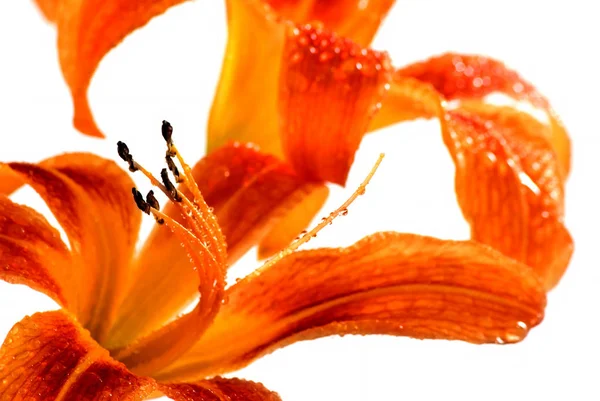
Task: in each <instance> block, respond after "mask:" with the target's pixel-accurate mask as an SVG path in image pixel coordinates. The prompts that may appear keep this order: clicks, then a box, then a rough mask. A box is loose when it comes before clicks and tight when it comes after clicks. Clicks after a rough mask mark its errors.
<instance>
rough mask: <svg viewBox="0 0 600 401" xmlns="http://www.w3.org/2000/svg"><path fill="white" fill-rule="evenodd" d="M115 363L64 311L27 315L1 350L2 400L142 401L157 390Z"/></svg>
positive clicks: (0, 394) (13, 330)
mask: <svg viewBox="0 0 600 401" xmlns="http://www.w3.org/2000/svg"><path fill="white" fill-rule="evenodd" d="M155 387H156V385H155V383H154V381H153V380H152V379H149V378H143V377H136V376H134V375H133V374H131V373H130V372H129V371H127V369H126V368H125V366H124V365H122V364H121V363H119V362H117V361H115V360H113V359H111V358H110V356H109V355H108V352H107V351H106V350H104V349H102V348H101V347H100V346H99V345H98V344H96V343H95V342H94V341H93V340H92V339H91V337H90V336H89V333H87V332H86V331H85V330H84V329H83V328H82V327H81V326H79V324H78V323H77V322H76V321H75V320H74V319H73V318H71V317H70V316H69V315H67V314H66V313H65V312H62V311H56V312H44V313H37V314H35V315H33V316H31V317H26V318H25V319H23V320H22V321H21V322H19V323H17V324H16V325H15V326H14V327H13V328H12V329H11V331H10V332H9V333H8V336H7V337H6V340H5V341H4V344H3V345H2V348H1V349H0V399H1V400H17V399H19V400H21V399H23V400H28V399H35V400H43V401H51V400H55V399H62V400H64V401H84V400H85V401H88V400H89V401H92V400H101V399H104V398H101V397H106V396H107V394H111V397H110V398H111V399H112V400H116V401H130V400H142V399H145V398H146V396H148V395H150V393H151V392H152V391H153V390H154V389H155Z"/></svg>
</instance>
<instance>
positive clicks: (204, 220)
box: [118, 121, 227, 266]
mask: <svg viewBox="0 0 600 401" xmlns="http://www.w3.org/2000/svg"><path fill="white" fill-rule="evenodd" d="M162 134H163V138H164V139H165V141H166V142H167V146H168V147H173V140H172V135H173V127H172V126H171V124H169V123H168V122H166V121H163V126H162ZM118 153H119V156H120V157H121V158H122V159H123V160H125V161H126V162H127V163H128V164H129V166H130V168H129V169H130V170H131V171H140V172H141V173H142V174H144V175H145V176H146V177H147V178H148V179H149V180H150V182H151V183H152V184H153V185H154V186H156V187H157V188H159V189H160V190H161V191H162V192H163V193H165V195H166V196H167V197H168V198H169V199H170V200H171V201H172V202H173V204H174V205H175V206H176V207H177V208H178V209H179V211H180V213H181V216H182V217H183V218H184V219H185V220H186V221H187V223H188V224H187V225H188V227H187V229H188V230H189V231H188V235H190V236H192V237H194V238H197V239H198V240H200V241H202V242H203V243H204V244H206V248H207V250H208V252H209V255H206V256H207V257H208V258H209V259H213V258H214V259H215V261H216V263H218V264H219V265H223V266H224V265H225V263H226V259H227V253H226V250H225V249H226V248H225V246H224V244H225V239H224V238H223V234H222V233H221V229H220V227H219V226H218V223H217V221H216V218H215V216H214V215H213V214H212V212H211V210H210V209H209V208H208V205H206V202H204V198H203V197H202V195H201V194H200V190H199V189H198V186H197V185H196V182H195V181H194V180H193V177H192V178H191V181H187V180H185V178H187V177H185V176H183V177H182V175H181V174H180V173H179V170H178V169H177V167H176V166H175V163H174V161H173V160H172V159H171V157H172V156H174V155H175V153H176V150H174V151H172V152H170V151H167V158H166V160H167V166H168V167H169V169H170V170H171V171H172V172H173V175H174V176H175V178H176V180H177V182H180V181H183V182H184V183H186V185H187V186H188V188H191V191H192V193H194V195H195V196H194V202H191V201H190V200H189V199H188V198H187V197H186V196H185V195H184V194H183V193H182V192H180V191H179V190H177V188H176V187H175V185H174V184H173V183H172V182H171V180H170V178H169V173H168V172H167V169H163V170H162V171H161V174H160V175H161V180H158V179H157V178H155V177H154V175H152V174H151V173H150V172H149V171H148V170H146V169H145V168H144V167H143V166H141V165H140V164H139V163H137V162H136V161H135V160H134V159H133V156H132V155H131V153H130V152H129V149H128V148H127V145H125V144H124V143H123V142H119V143H118ZM179 160H182V159H179ZM184 167H187V168H188V169H189V166H187V165H184ZM189 171H190V177H191V169H189ZM178 178H179V179H178ZM161 181H162V182H161ZM194 189H195V191H194ZM196 192H197V196H196ZM136 193H137V190H136V192H134V199H135V201H136V205H137V206H138V208H140V210H142V211H143V212H145V213H150V212H151V213H152V214H153V215H154V217H155V219H156V221H157V222H158V223H159V224H163V223H165V219H164V218H163V217H162V216H161V215H160V213H159V214H157V213H155V212H154V211H158V208H159V205H158V201H157V200H156V198H155V197H154V193H153V192H152V193H149V194H148V196H147V197H146V200H144V198H143V197H142V195H141V194H139V196H137V195H136ZM213 247H214V250H213V249H211V248H213Z"/></svg>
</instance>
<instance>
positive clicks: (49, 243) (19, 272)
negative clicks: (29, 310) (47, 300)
mask: <svg viewBox="0 0 600 401" xmlns="http://www.w3.org/2000/svg"><path fill="white" fill-rule="evenodd" d="M0 266H2V268H0V279H2V280H5V281H8V282H9V283H13V284H25V285H28V286H29V287H31V288H33V289H35V290H37V291H40V292H43V293H45V294H46V295H48V296H50V297H51V298H52V299H54V300H55V301H57V302H58V303H60V304H61V305H63V306H64V307H68V306H69V305H70V304H71V303H73V302H75V299H74V293H73V291H72V288H70V287H71V275H72V274H73V264H72V260H71V255H70V252H69V250H68V249H67V247H66V246H65V244H64V243H63V241H62V240H61V238H60V234H59V233H58V231H57V230H56V229H55V228H53V227H52V226H51V225H50V224H49V223H48V221H47V220H46V219H45V218H44V217H43V216H42V215H40V214H39V213H37V212H36V211H35V210H33V209H31V208H28V207H26V206H22V205H17V204H16V203H13V202H11V200H10V199H8V198H6V197H5V196H3V195H0Z"/></svg>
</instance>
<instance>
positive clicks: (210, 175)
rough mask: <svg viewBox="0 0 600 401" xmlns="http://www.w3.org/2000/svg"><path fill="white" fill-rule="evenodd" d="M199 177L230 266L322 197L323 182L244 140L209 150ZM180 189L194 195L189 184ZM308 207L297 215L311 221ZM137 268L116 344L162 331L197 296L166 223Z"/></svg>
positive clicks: (193, 275)
mask: <svg viewBox="0 0 600 401" xmlns="http://www.w3.org/2000/svg"><path fill="white" fill-rule="evenodd" d="M193 175H194V178H195V179H196V182H197V183H198V185H199V188H200V191H201V192H202V194H203V196H204V199H205V200H206V202H207V203H208V204H209V205H210V206H211V207H213V208H214V213H215V215H216V216H217V219H218V221H219V225H220V226H221V229H222V231H223V234H224V235H225V238H226V242H227V247H228V256H229V258H228V262H229V263H230V264H232V263H234V262H235V260H237V259H238V258H239V257H240V256H242V255H243V254H244V253H246V251H248V250H249V249H250V248H251V247H252V246H254V245H256V244H257V243H259V242H260V241H261V239H262V238H263V237H264V236H265V235H266V234H267V233H268V232H269V230H270V229H271V227H273V226H274V225H275V224H276V223H277V222H278V221H280V220H281V219H283V218H286V217H287V216H288V213H294V211H295V207H302V202H303V201H304V200H305V199H309V198H310V197H311V196H313V194H315V195H314V196H316V197H318V196H320V192H321V189H322V188H325V186H324V185H322V184H315V183H307V182H305V181H303V180H302V179H300V178H299V177H298V175H297V174H295V173H294V171H293V170H292V169H291V168H290V167H289V166H288V165H287V164H285V163H283V162H281V161H280V160H278V159H277V158H275V157H273V156H270V155H265V154H263V153H261V152H260V151H258V150H257V149H256V148H254V147H252V146H249V145H242V144H238V143H235V144H231V145H229V146H225V147H223V148H221V149H219V150H217V151H215V152H213V153H211V154H209V155H208V156H207V157H205V158H204V159H202V160H201V161H200V162H199V163H198V164H197V165H196V166H195V167H194V169H193ZM182 192H183V193H185V194H187V193H188V192H187V190H185V189H183V190H182ZM323 201H324V199H323ZM304 212H305V213H306V214H304V215H302V216H300V217H299V218H300V219H303V221H304V222H305V224H308V223H309V221H310V220H311V219H312V217H313V216H314V213H316V211H315V210H314V209H313V208H308V209H305V210H304ZM165 213H166V214H167V215H170V216H172V217H173V218H175V219H176V220H178V221H180V222H182V223H183V224H185V223H184V222H183V221H182V217H181V215H180V213H179V212H178V211H177V209H176V208H175V207H174V206H173V205H168V206H167V207H166V208H165ZM300 214H302V213H300ZM292 228H294V229H296V230H297V232H293V231H288V232H287V235H288V236H291V237H292V239H293V237H295V236H296V235H297V234H298V233H299V232H300V231H301V230H303V229H304V228H305V226H303V225H296V226H294V227H292ZM285 245H287V243H286V244H285ZM278 250H279V249H278ZM136 272H137V277H136V278H134V281H133V282H134V286H133V287H132V288H131V289H130V291H129V293H128V294H127V296H126V297H125V299H124V303H123V304H122V305H121V307H120V308H119V313H120V316H119V318H118V319H117V320H116V323H115V325H114V327H113V329H112V330H111V336H110V338H109V346H110V347H111V348H114V347H122V346H124V345H126V344H127V343H129V342H131V341H132V340H133V339H134V338H135V336H141V335H144V334H148V333H151V332H152V331H154V330H156V329H158V328H159V327H161V326H162V325H163V324H164V323H165V322H166V321H168V320H170V319H172V318H173V317H175V316H176V315H177V314H178V313H180V312H181V309H182V308H184V307H185V306H186V305H188V304H189V303H190V302H191V301H192V300H193V299H194V298H196V297H197V293H198V291H197V287H198V275H197V272H196V271H194V269H193V266H192V265H191V264H190V261H189V257H188V256H187V255H186V252H185V250H184V249H182V248H181V245H180V241H179V239H178V238H176V237H174V236H173V234H172V233H171V232H169V230H167V229H165V228H164V227H157V228H155V230H154V231H153V232H152V233H151V235H150V238H149V239H148V241H147V242H146V244H145V246H144V248H143V250H142V252H141V254H140V257H139V259H138V261H137V267H136Z"/></svg>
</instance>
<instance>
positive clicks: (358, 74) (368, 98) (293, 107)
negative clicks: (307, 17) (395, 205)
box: [279, 25, 391, 185]
mask: <svg viewBox="0 0 600 401" xmlns="http://www.w3.org/2000/svg"><path fill="white" fill-rule="evenodd" d="M390 68H391V67H390V63H389V59H388V56H387V54H386V53H380V52H376V51H373V50H370V49H363V48H361V47H360V46H358V45H357V44H355V43H353V42H351V41H350V40H348V39H345V38H341V37H338V36H336V35H335V34H332V33H330V32H326V31H322V30H320V29H317V28H315V27H313V26H310V25H306V26H303V27H300V28H291V29H290V30H289V32H288V36H287V40H286V44H285V47H284V52H283V61H282V67H281V82H280V99H279V101H280V116H281V140H282V144H283V149H284V152H285V154H286V157H287V158H288V160H290V162H291V163H292V164H293V165H294V168H295V169H296V170H297V171H298V172H299V173H300V174H302V175H304V176H305V177H307V178H309V179H313V180H319V181H330V182H334V183H337V184H340V185H343V184H344V183H345V182H346V177H347V175H348V171H349V170H350V167H351V166H352V162H353V161H354V153H355V152H356V150H357V149H358V145H359V144H360V142H361V140H362V137H363V135H364V134H365V132H366V131H367V127H368V125H369V122H370V120H371V118H372V117H373V115H374V114H375V113H376V111H377V110H378V107H379V106H378V105H379V103H380V101H381V99H382V97H383V95H384V93H385V89H386V88H387V83H388V81H389V79H390V76H391V74H390Z"/></svg>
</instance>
